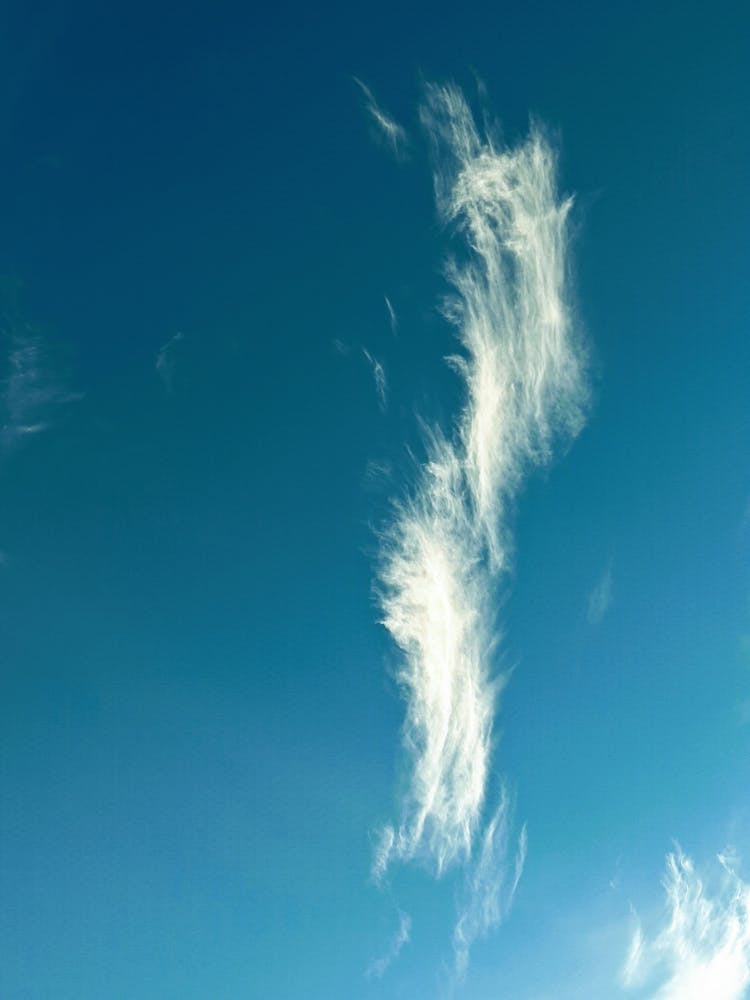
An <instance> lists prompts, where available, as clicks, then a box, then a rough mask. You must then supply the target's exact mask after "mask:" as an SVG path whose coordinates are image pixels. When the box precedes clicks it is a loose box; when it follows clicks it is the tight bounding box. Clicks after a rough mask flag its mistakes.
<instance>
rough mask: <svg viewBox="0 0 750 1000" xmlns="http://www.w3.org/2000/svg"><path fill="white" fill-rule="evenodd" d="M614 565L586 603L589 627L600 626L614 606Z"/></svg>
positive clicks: (602, 576) (598, 582)
mask: <svg viewBox="0 0 750 1000" xmlns="http://www.w3.org/2000/svg"><path fill="white" fill-rule="evenodd" d="M612 597H613V590H612V563H611V562H610V563H609V564H608V565H607V568H606V569H605V570H604V572H603V573H602V575H601V577H600V578H599V580H597V582H596V585H595V586H594V589H593V590H592V591H591V593H590V594H589V597H588V600H587V602H586V621H587V622H588V623H589V625H599V624H600V623H601V621H602V620H603V618H604V616H605V615H606V613H607V612H608V611H609V608H610V606H611V604H612Z"/></svg>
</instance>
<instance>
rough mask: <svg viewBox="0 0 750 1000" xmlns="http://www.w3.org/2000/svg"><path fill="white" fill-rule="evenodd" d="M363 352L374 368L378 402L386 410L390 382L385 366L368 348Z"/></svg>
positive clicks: (373, 375) (373, 374)
mask: <svg viewBox="0 0 750 1000" xmlns="http://www.w3.org/2000/svg"><path fill="white" fill-rule="evenodd" d="M362 353H363V354H364V356H365V358H366V359H367V363H368V364H369V365H370V368H371V369H372V377H373V379H374V380H375V392H376V393H377V395H378V404H379V406H380V409H381V410H383V411H385V410H386V409H387V407H388V382H387V380H386V377H385V368H384V367H383V363H382V362H381V361H378V359H377V358H376V357H373V355H372V354H370V352H369V351H368V350H367V349H366V348H364V347H363V348H362Z"/></svg>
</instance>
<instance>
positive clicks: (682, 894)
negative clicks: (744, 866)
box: [623, 848, 750, 1000]
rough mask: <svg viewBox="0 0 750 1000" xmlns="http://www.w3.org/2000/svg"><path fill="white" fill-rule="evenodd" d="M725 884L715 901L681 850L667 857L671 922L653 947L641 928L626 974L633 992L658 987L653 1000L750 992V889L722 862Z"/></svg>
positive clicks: (716, 998) (724, 997)
mask: <svg viewBox="0 0 750 1000" xmlns="http://www.w3.org/2000/svg"><path fill="white" fill-rule="evenodd" d="M718 860H719V863H720V865H721V873H722V874H721V884H720V886H719V887H718V891H717V892H716V893H715V894H714V895H709V893H708V892H707V891H706V889H705V887H704V884H703V881H702V880H701V879H700V878H699V876H698V875H697V873H696V871H695V867H694V865H693V862H692V861H691V859H690V858H689V857H687V856H686V855H684V854H683V853H682V851H680V850H679V848H678V849H677V850H676V852H675V853H673V854H669V855H668V856H667V870H666V875H665V877H664V882H663V885H664V889H665V892H666V896H667V903H668V907H669V919H668V922H667V923H666V925H665V926H664V927H663V928H662V930H661V931H660V932H659V934H658V935H657V936H656V937H655V938H654V939H653V940H651V941H649V940H648V939H646V938H645V936H644V934H643V931H642V930H641V927H640V925H639V926H638V927H637V928H636V930H635V932H634V934H633V938H632V941H631V946H630V952H629V955H628V959H627V962H626V965H625V968H624V970H623V981H624V984H625V985H626V986H628V987H632V986H638V985H641V984H643V983H648V982H651V981H652V980H653V979H656V980H657V981H658V985H656V986H655V987H653V992H652V991H650V990H649V992H648V993H647V995H648V997H649V998H650V1000H707V998H708V997H710V998H711V1000H742V998H743V997H746V996H747V995H748V989H749V987H750V886H749V885H748V884H747V883H746V882H743V881H742V879H741V878H739V876H738V875H737V874H736V873H735V871H734V867H733V861H732V859H731V858H728V857H726V856H723V855H719V856H718Z"/></svg>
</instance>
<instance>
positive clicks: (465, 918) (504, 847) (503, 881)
mask: <svg viewBox="0 0 750 1000" xmlns="http://www.w3.org/2000/svg"><path fill="white" fill-rule="evenodd" d="M511 819H512V815H511V807H510V801H509V798H508V793H507V791H506V789H505V787H503V788H502V789H501V794H500V803H499V805H498V807H497V810H496V811H495V814H494V816H493V817H492V818H491V819H490V821H489V822H488V823H487V825H486V827H485V828H484V830H483V832H482V836H481V843H480V844H479V846H478V853H477V855H476V857H475V858H474V859H473V861H472V863H471V865H470V867H469V870H468V872H467V875H466V884H465V891H464V898H463V901H462V905H461V908H460V911H459V916H458V920H457V921H456V926H455V928H454V931H453V952H454V956H455V973H456V976H457V978H458V979H461V978H462V977H463V976H464V975H465V973H466V969H467V967H468V964H469V952H470V951H471V947H472V945H473V944H474V942H475V941H476V940H477V939H478V938H482V937H485V936H486V935H487V934H488V933H489V932H490V931H491V930H492V929H493V928H494V927H497V926H498V924H499V923H500V922H501V921H502V920H503V919H504V918H505V916H506V915H507V914H508V912H509V911H510V907H511V905H512V903H513V897H514V896H515V893H516V889H517V888H518V883H519V881H520V879H521V874H522V872H523V866H524V864H525V862H526V848H527V838H526V827H525V826H524V827H523V828H522V830H521V834H520V836H519V838H518V846H517V849H516V857H515V863H514V866H513V871H512V873H511V872H510V870H509V865H508V853H509V850H508V846H509V845H508V841H509V837H510V825H511Z"/></svg>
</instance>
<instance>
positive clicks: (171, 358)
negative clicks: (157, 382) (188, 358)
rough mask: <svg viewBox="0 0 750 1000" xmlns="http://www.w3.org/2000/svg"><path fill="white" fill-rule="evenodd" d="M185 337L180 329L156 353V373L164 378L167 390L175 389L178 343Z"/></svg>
mask: <svg viewBox="0 0 750 1000" xmlns="http://www.w3.org/2000/svg"><path fill="white" fill-rule="evenodd" d="M184 339H185V338H184V336H183V334H182V333H181V332H180V331H178V332H177V333H176V334H175V335H174V336H173V337H170V338H169V340H168V341H167V342H166V343H165V344H162V346H161V347H160V348H159V353H158V354H157V355H156V374H157V375H158V376H159V378H160V379H161V380H162V382H163V384H164V388H165V389H166V390H167V392H172V390H173V389H174V376H175V365H176V354H177V350H178V344H179V343H180V342H181V341H182V340H184Z"/></svg>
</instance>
